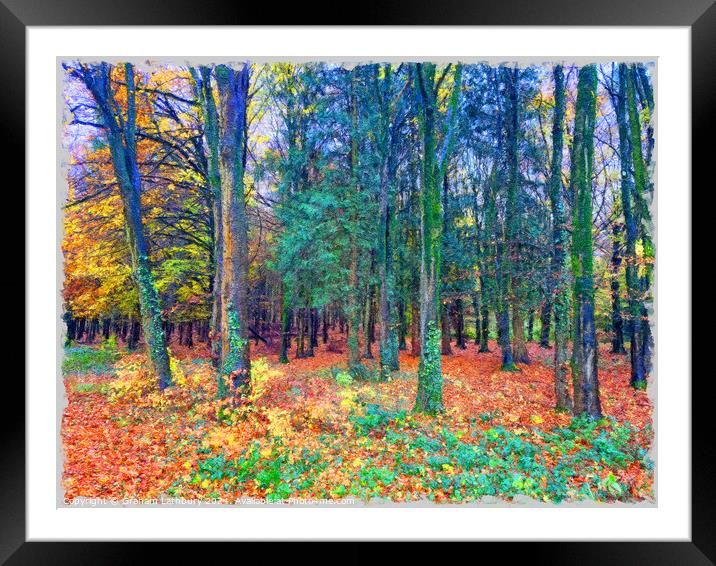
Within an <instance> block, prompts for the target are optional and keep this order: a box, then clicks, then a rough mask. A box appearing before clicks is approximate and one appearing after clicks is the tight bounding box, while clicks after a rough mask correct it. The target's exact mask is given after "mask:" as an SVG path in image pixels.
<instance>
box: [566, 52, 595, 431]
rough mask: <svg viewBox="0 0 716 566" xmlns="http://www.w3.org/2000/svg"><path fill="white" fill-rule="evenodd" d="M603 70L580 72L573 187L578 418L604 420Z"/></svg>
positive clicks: (574, 362)
mask: <svg viewBox="0 0 716 566" xmlns="http://www.w3.org/2000/svg"><path fill="white" fill-rule="evenodd" d="M596 93H597V69H596V66H595V65H586V66H584V67H582V68H581V69H580V70H579V83H578V86H577V108H576V113H575V119H574V140H573V144H572V155H571V174H570V177H571V178H570V182H571V189H572V195H573V197H574V206H573V209H572V226H573V231H572V267H573V269H574V299H575V305H574V341H573V350H572V381H573V383H574V414H575V415H588V416H589V417H592V418H600V417H601V416H602V409H601V403H600V399H599V378H598V373H597V339H596V329H595V324H594V277H593V267H592V262H593V253H594V252H593V248H592V169H593V165H594V125H595V118H596Z"/></svg>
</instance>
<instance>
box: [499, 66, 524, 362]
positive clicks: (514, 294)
mask: <svg viewBox="0 0 716 566" xmlns="http://www.w3.org/2000/svg"><path fill="white" fill-rule="evenodd" d="M518 73H519V71H518V69H517V68H514V69H513V70H512V72H511V73H509V75H510V76H509V77H508V79H507V87H508V88H507V95H508V98H509V110H510V111H509V119H508V121H507V173H508V182H507V202H506V205H505V206H506V209H505V229H506V242H505V246H506V248H507V250H508V251H507V254H508V255H507V256H506V257H505V266H504V269H505V270H506V271H508V277H509V274H510V272H511V271H513V270H514V269H515V268H516V267H517V266H518V263H519V259H518V250H519V246H518V244H517V241H516V240H517V226H518V212H517V196H518V192H519V191H520V180H519V155H518V147H519V144H518V138H519V96H518V92H517V91H518V77H519V75H518ZM517 268H518V267H517ZM507 289H509V291H508V295H509V294H510V293H511V297H510V303H511V305H512V356H513V358H514V361H515V362H518V363H522V364H529V363H530V358H529V354H528V353H527V346H526V345H525V325H524V318H523V312H522V301H521V298H520V291H519V290H520V289H521V278H520V277H517V276H516V275H512V276H511V277H510V283H509V284H508V286H507Z"/></svg>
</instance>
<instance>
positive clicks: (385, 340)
mask: <svg viewBox="0 0 716 566" xmlns="http://www.w3.org/2000/svg"><path fill="white" fill-rule="evenodd" d="M375 70H376V74H377V71H378V67H377V66H376V67H375ZM383 71H384V72H383V78H382V80H381V81H380V88H379V93H378V97H379V100H380V107H381V112H380V119H379V136H378V138H379V139H378V146H379V151H380V154H381V164H380V202H379V205H380V223H379V227H378V274H379V277H380V296H379V301H380V308H379V310H380V313H379V321H380V329H379V331H380V338H379V340H380V341H379V343H378V357H379V369H380V378H381V379H387V378H388V377H389V376H390V374H391V373H392V372H394V371H398V369H400V367H399V365H398V337H397V332H396V321H395V307H396V297H395V261H394V257H393V253H394V247H395V231H396V230H395V224H396V219H395V212H394V211H395V191H394V188H393V177H394V172H395V158H394V144H395V142H396V140H395V139H394V138H395V137H396V136H394V135H393V124H392V114H393V110H392V104H391V96H392V92H391V78H392V75H391V65H390V64H387V65H385V66H384V67H383ZM376 84H379V83H377V82H376Z"/></svg>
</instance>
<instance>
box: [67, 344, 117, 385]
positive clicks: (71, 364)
mask: <svg viewBox="0 0 716 566" xmlns="http://www.w3.org/2000/svg"><path fill="white" fill-rule="evenodd" d="M119 356H120V351H119V348H118V346H117V340H116V338H115V337H114V336H110V338H109V339H107V340H104V341H103V342H102V343H101V344H100V345H99V346H89V345H83V344H76V345H70V346H67V347H65V356H64V359H63V360H62V371H63V373H64V374H70V373H75V374H82V375H83V374H88V373H93V374H97V375H101V374H108V373H112V372H113V369H114V363H115V362H116V361H117V360H118V359H119Z"/></svg>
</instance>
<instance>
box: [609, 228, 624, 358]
mask: <svg viewBox="0 0 716 566" xmlns="http://www.w3.org/2000/svg"><path fill="white" fill-rule="evenodd" d="M621 232H622V225H621V223H619V222H618V221H617V220H614V221H612V259H611V263H610V267H611V273H610V278H611V281H610V288H611V292H612V353H613V354H624V353H625V352H626V350H625V349H624V321H623V319H622V305H621V297H620V294H619V268H620V267H621V263H622V256H621Z"/></svg>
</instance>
